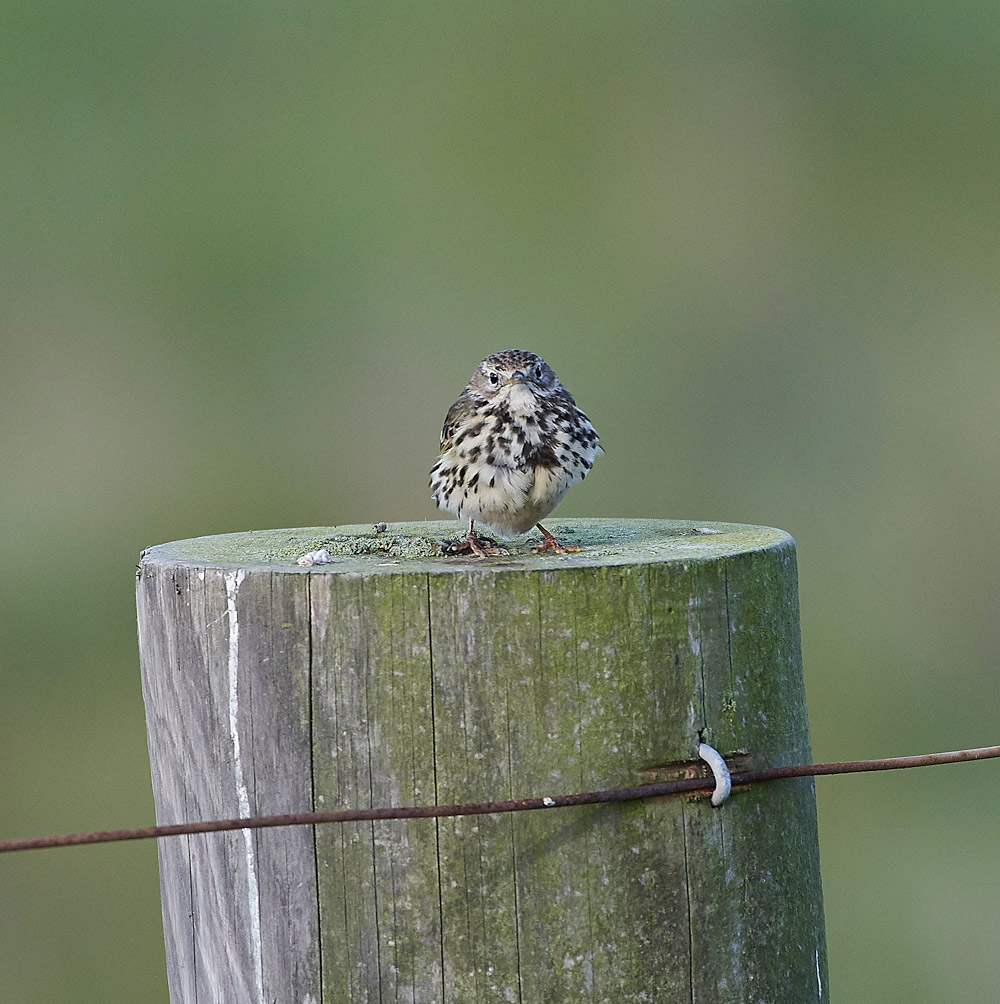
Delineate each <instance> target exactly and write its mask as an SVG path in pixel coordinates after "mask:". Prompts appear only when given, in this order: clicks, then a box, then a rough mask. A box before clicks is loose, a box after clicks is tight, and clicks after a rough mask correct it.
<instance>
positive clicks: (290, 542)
mask: <svg viewBox="0 0 1000 1004" xmlns="http://www.w3.org/2000/svg"><path fill="white" fill-rule="evenodd" d="M548 526H549V529H551V530H552V531H553V532H554V533H555V534H556V536H557V537H559V539H560V540H562V541H563V542H564V543H566V544H571V545H573V546H575V547H579V548H580V552H579V553H572V554H564V555H553V554H542V555H536V554H533V553H532V550H531V542H532V540H533V539H535V538H537V537H538V534H525V535H523V536H521V537H515V538H513V539H512V540H509V541H501V543H502V544H503V546H504V548H505V549H507V550H508V551H509V552H510V553H509V554H508V555H507V556H502V557H498V558H493V559H491V561H490V564H491V566H493V567H495V568H498V569H518V568H520V569H526V570H533V569H540V568H562V567H570V566H584V565H609V564H612V565H619V564H634V563H638V564H648V563H659V562H682V563H683V562H694V561H705V560H712V559H714V558H719V557H723V556H725V555H726V554H728V553H732V552H743V551H749V550H759V549H767V548H770V547H774V546H776V545H779V544H781V543H782V542H786V543H787V542H790V541H791V538H790V537H789V536H788V534H786V533H785V532H784V531H782V530H775V529H772V528H771V527H760V526H748V525H745V524H742V523H697V522H694V521H692V520H659V519H655V520H654V519H566V520H552V521H551V522H550V523H549V524H548ZM462 532H463V531H462V524H460V523H458V522H456V521H454V520H449V521H443V520H435V521H428V522H421V523H389V524H387V528H386V529H385V530H384V531H382V532H381V533H376V532H375V530H374V529H373V527H372V526H358V525H347V526H334V527H302V528H298V529H291V530H252V531H247V532H243V533H227V534H220V535H218V536H212V537H194V538H191V539H189V540H179V541H174V542H173V543H170V544H160V545H158V546H157V547H151V548H148V549H147V550H146V551H144V552H143V558H144V560H149V561H167V562H171V563H177V564H183V565H211V566H213V567H219V568H232V567H239V568H262V567H273V566H282V567H283V570H287V571H295V570H296V567H298V566H296V565H295V562H296V559H297V558H298V557H299V556H300V555H303V554H305V553H306V552H308V551H315V550H318V549H319V548H323V547H325V548H326V549H327V550H328V551H329V552H330V555H331V557H333V559H334V560H333V561H332V562H331V563H330V564H327V565H316V566H312V567H311V568H309V569H304V568H303V569H301V571H303V572H305V571H309V572H316V571H322V570H323V569H326V570H328V571H333V572H362V573H365V574H399V573H401V572H435V573H436V572H447V571H449V570H454V569H456V568H462V567H473V568H476V567H480V565H481V561H482V559H479V558H475V557H469V556H461V557H454V556H448V555H445V554H443V553H442V551H441V547H440V545H441V543H442V541H447V540H454V539H455V538H456V537H457V536H460V535H461V533H462ZM393 563H395V564H393ZM287 566H291V567H290V568H289V567H287Z"/></svg>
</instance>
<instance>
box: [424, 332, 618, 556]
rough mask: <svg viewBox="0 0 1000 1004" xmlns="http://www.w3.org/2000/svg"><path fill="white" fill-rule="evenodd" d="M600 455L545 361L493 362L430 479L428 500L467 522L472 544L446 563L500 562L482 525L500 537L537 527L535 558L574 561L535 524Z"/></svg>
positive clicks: (451, 421) (508, 358) (470, 392)
mask: <svg viewBox="0 0 1000 1004" xmlns="http://www.w3.org/2000/svg"><path fill="white" fill-rule="evenodd" d="M603 452H604V451H603V450H602V449H601V444H600V443H599V442H598V439H597V433H596V432H595V431H594V427H593V426H592V425H591V424H590V419H589V418H587V416H586V415H585V414H584V413H583V412H582V411H580V409H579V408H577V406H576V402H575V401H574V400H573V397H572V395H571V394H570V392H569V391H568V390H566V388H565V387H563V385H562V384H561V383H560V382H559V379H558V377H556V375H555V373H553V372H552V368H551V367H550V366H549V365H548V363H546V362H545V360H544V359H541V358H540V357H538V356H536V355H535V354H534V353H533V352H524V351H523V350H521V349H507V350H506V351H504V352H497V353H495V354H494V355H492V356H487V357H486V358H485V359H484V360H483V361H482V362H481V363H480V364H479V368H478V369H477V370H476V372H475V373H474V374H473V375H472V379H471V380H470V381H469V383H468V386H467V387H466V388H465V390H463V391H462V394H461V397H459V399H458V400H457V401H456V402H455V403H454V404H453V405H452V406H451V408H450V409H449V410H448V416H447V418H445V420H444V428H443V429H442V430H441V456H440V457H438V460H437V463H436V464H435V465H434V467H433V469H432V470H431V497H432V498H433V499H434V501H435V502H436V503H437V504H438V506H439V507H440V508H441V509H446V510H447V511H448V512H453V513H455V515H456V516H458V517H459V518H460V519H467V520H468V521H469V533H468V536H467V537H466V538H465V540H464V541H462V542H461V543H460V544H458V545H454V546H452V547H450V548H449V549H448V550H449V553H455V552H456V551H462V550H469V551H472V552H473V553H474V554H478V555H479V556H480V557H483V558H484V557H486V556H487V555H488V554H498V553H501V552H499V551H498V550H497V548H494V547H489V546H487V545H486V544H484V543H483V542H482V541H480V540H479V538H478V537H477V536H476V534H475V530H474V526H475V523H477V522H479V523H484V524H485V525H486V526H488V527H490V528H492V529H493V530H495V531H496V532H497V533H499V534H500V535H501V536H502V537H513V536H514V535H515V534H519V533H524V532H525V530H530V529H531V527H532V526H537V527H538V529H539V530H541V532H542V539H541V540H540V541H539V542H538V543H537V544H535V545H534V550H535V552H536V553H541V552H544V551H555V552H556V553H557V554H562V553H563V552H564V551H578V550H579V548H577V547H563V546H562V545H561V544H560V543H559V542H558V541H557V540H556V538H555V537H553V536H552V534H551V533H549V531H548V530H546V529H545V527H544V526H542V524H541V523H539V520H541V519H544V518H545V517H546V516H548V514H549V513H550V512H552V510H553V509H555V507H556V506H557V505H558V504H559V503H560V501H561V500H562V497H563V496H564V495H565V494H566V492H568V491H569V489H570V487H571V486H572V485H574V484H575V483H576V482H577V481H581V480H583V478H585V477H586V476H587V472H588V471H589V470H590V468H591V467H593V466H594V460H595V458H596V457H597V455H598V453H603Z"/></svg>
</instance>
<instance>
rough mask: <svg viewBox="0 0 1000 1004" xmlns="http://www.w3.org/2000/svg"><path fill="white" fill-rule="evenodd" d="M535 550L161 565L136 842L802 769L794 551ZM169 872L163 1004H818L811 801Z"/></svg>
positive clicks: (263, 546)
mask: <svg viewBox="0 0 1000 1004" xmlns="http://www.w3.org/2000/svg"><path fill="white" fill-rule="evenodd" d="M556 526H558V530H557V532H558V533H559V536H560V538H562V539H567V540H570V539H574V538H575V539H576V541H577V542H579V543H580V544H581V545H582V546H583V547H584V548H585V550H584V551H582V552H581V553H580V554H579V555H566V556H561V557H557V556H544V557H543V556H533V555H531V554H529V553H525V552H526V547H525V545H524V544H523V543H521V544H517V543H515V545H514V548H515V552H514V553H513V554H512V555H511V556H510V557H508V558H503V559H499V560H491V561H489V562H481V561H478V560H475V559H472V560H466V559H458V558H434V557H432V556H431V552H432V550H433V549H432V547H431V546H430V544H431V542H432V541H433V540H435V539H438V538H441V537H444V536H446V535H447V534H448V533H449V532H451V533H454V524H435V523H425V524H407V525H397V526H393V527H391V528H390V530H389V531H388V538H387V536H386V535H379V536H377V537H376V536H375V535H374V534H372V533H371V532H370V530H369V531H366V529H365V528H361V527H346V528H337V529H335V530H322V529H320V530H315V529H314V530H282V531H267V532H264V533H259V534H237V535H227V536H224V537H215V538H199V539H197V540H193V541H181V542H177V543H175V544H169V545H162V546H161V547H159V548H153V549H151V551H149V552H147V553H146V554H145V556H144V558H143V561H142V564H141V566H140V572H139V585H138V596H139V623H140V647H141V655H142V669H143V681H144V693H145V697H146V706H147V717H148V723H149V742H150V757H151V762H152V771H153V782H154V791H155V795H156V805H157V819H158V821H161V822H175V821H179V820H181V819H198V818H210V817H214V816H231V815H237V814H240V813H241V812H242V811H243V809H244V808H245V807H247V806H248V807H249V811H250V812H254V813H256V812H287V811H295V810H301V809H308V808H311V807H315V808H322V809H330V808H338V807H363V806H370V805H399V804H429V803H433V802H438V803H448V802H464V801H480V800H486V799H491V798H508V797H522V796H541V795H546V794H560V793H566V792H571V791H581V790H590V789H594V788H606V787H616V786H623V785H633V784H637V783H641V782H642V781H644V780H649V779H651V778H654V777H658V776H663V772H664V771H669V770H670V768H669V767H668V766H666V765H670V764H672V763H675V762H676V761H684V760H689V759H692V758H694V757H695V756H696V750H697V746H698V743H699V741H701V740H704V741H706V742H709V743H711V744H712V745H713V746H715V747H716V748H717V749H719V750H720V751H721V752H722V753H724V754H726V755H730V754H737V753H744V754H746V755H747V756H748V758H749V762H750V763H751V764H752V765H753V766H755V767H758V766H759V767H764V766H770V765H773V764H779V763H791V762H796V761H802V760H805V759H808V758H809V756H810V750H809V741H808V724H807V719H806V715H805V700H804V693H803V687H802V677H801V656H800V649H799V632H798V601H797V594H796V588H797V587H796V571H795V550H794V544H793V542H792V541H791V539H790V538H789V537H787V535H785V534H782V533H781V532H780V531H773V530H768V529H766V528H753V527H741V526H738V525H734V524H710V525H709V526H708V527H707V528H706V529H709V530H714V531H716V532H713V533H695V532H694V528H693V525H692V524H690V523H679V522H671V521H653V520H642V521H639V520H636V521H631V520H621V521H593V520H586V521H585V520H580V521H563V522H562V523H558V522H557V524H556ZM319 546H328V547H330V549H331V550H332V551H333V552H334V555H335V560H334V563H332V564H330V565H326V566H318V567H314V568H312V569H309V570H306V569H302V568H299V567H297V566H296V565H294V564H293V563H292V560H291V559H294V556H295V555H296V554H299V553H302V552H304V551H307V550H313V549H315V548H316V547H319ZM366 552H368V553H366ZM160 866H161V887H162V891H163V911H164V925H165V931H166V940H167V954H168V967H169V981H170V990H171V999H172V1001H173V1002H174V1004H180V1002H184V1004H189V1002H194V1001H199V1002H204V1001H213V1002H215V1001H219V1002H228V1001H233V1002H240V1004H242V1002H245V1001H246V1002H254V1004H256V1002H257V1001H262V1002H263V1001H266V1002H268V1004H270V1002H271V1001H279V1002H284V1001H288V1002H296V1004H298V1002H308V1004H319V1002H322V1004H335V1002H336V1004H341V1002H351V1004H355V1002H372V1004H374V1002H380V1004H388V1002H412V1004H417V1002H419V1004H423V1002H433V1001H443V1002H449V1004H451V1002H454V1004H487V1002H494V1001H496V1002H507V1001H517V1002H523V1004H529V1002H530V1004H536V1002H540V1004H545V1002H552V1004H557V1002H562V1001H571V1000H572V1001H591V1002H594V1004H597V1002H614V1004H619V1002H640V1001H643V1002H659V1004H677V1002H689V1004H695V1002H699V1004H700V1002H709V1001H711V1002H737V1001H739V1002H743V1001H758V1000H762V1001H769V1002H770V1001H778V1000H782V1001H784V1000H789V1001H793V1000H794V1001H796V1002H798V1001H807V1000H808V1001H819V1002H820V1004H822V1002H824V1001H827V1000H828V989H827V983H828V981H827V977H826V961H825V950H824V936H823V915H822V901H821V889H820V881H819V862H818V850H817V837H816V823H815V801H814V796H813V787H812V781H811V780H809V779H801V780H790V781H781V782H774V783H771V784H767V785H758V786H756V787H754V788H752V789H748V790H743V791H736V792H734V793H733V795H732V797H731V798H730V799H729V801H728V802H727V803H726V804H725V805H724V806H723V807H722V808H720V809H713V808H711V806H710V805H709V803H708V801H707V799H705V798H703V797H696V798H689V799H659V800H655V799H654V800H649V801H646V802H631V803H624V804H620V805H602V806H587V807H579V808H575V809H560V810H553V811H552V812H533V813H524V814H517V815H503V816H478V817H468V818H452V819H441V820H411V821H405V822H403V821H399V822H390V821H386V822H376V823H354V824H347V825H345V826H321V827H317V828H315V833H314V832H313V828H310V827H300V828H286V829H277V830H263V831H242V832H236V833H230V834H205V835H200V836H197V837H184V838H180V839H177V840H163V841H161V847H160Z"/></svg>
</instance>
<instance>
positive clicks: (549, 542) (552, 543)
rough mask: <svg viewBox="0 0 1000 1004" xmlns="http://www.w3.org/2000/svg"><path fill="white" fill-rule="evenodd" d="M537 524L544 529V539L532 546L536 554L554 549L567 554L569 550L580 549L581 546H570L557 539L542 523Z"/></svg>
mask: <svg viewBox="0 0 1000 1004" xmlns="http://www.w3.org/2000/svg"><path fill="white" fill-rule="evenodd" d="M535 526H537V527H538V529H539V530H541V531H542V539H541V540H539V541H536V542H535V543H534V544H532V546H531V550H532V551H534V552H535V554H544V553H545V552H546V551H554V552H555V553H556V554H566V553H567V552H569V551H579V550H580V548H578V547H570V546H564V545H563V544H560V543H559V541H558V540H556V538H555V537H553V536H552V534H551V533H549V531H548V530H546V529H545V527H544V526H542V524H541V523H536V524H535Z"/></svg>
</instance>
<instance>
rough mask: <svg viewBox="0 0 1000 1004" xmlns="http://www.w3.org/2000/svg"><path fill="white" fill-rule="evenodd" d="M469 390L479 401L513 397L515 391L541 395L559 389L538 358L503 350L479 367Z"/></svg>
mask: <svg viewBox="0 0 1000 1004" xmlns="http://www.w3.org/2000/svg"><path fill="white" fill-rule="evenodd" d="M470 388H471V389H472V390H474V391H475V392H476V393H477V394H480V395H481V396H482V397H485V398H494V397H497V396H498V395H500V394H510V393H514V392H516V389H517V388H522V389H523V390H524V391H528V392H530V393H532V394H541V395H544V394H546V393H548V392H550V391H552V390H558V389H561V384H560V383H559V380H558V378H557V377H556V375H555V373H553V372H552V367H551V366H549V364H548V363H547V362H546V361H545V360H544V359H542V358H541V356H536V355H535V353H534V352H525V351H524V350H523V349H506V350H505V351H503V352H494V353H493V355H491V356H487V357H486V358H485V359H484V360H483V361H482V362H481V363H480V364H479V368H478V369H477V370H476V372H475V374H474V375H473V377H472V380H471V381H470Z"/></svg>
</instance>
